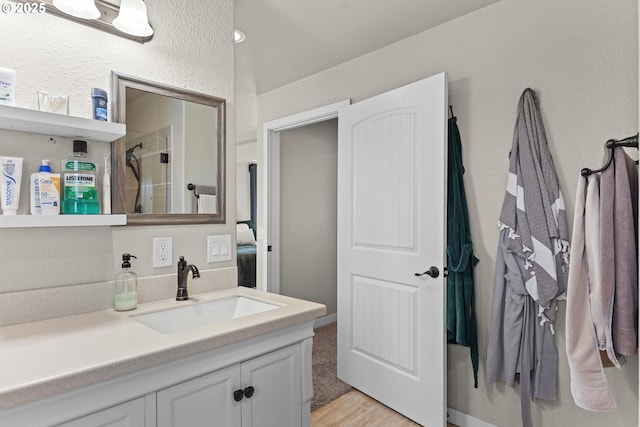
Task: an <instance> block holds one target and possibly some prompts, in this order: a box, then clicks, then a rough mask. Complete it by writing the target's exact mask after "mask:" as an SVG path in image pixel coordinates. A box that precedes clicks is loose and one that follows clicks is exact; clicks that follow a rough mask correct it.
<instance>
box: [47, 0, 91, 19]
mask: <svg viewBox="0 0 640 427" xmlns="http://www.w3.org/2000/svg"><path fill="white" fill-rule="evenodd" d="M53 5H54V6H55V7H56V8H58V9H59V10H60V11H62V12H64V13H66V14H67V15H71V16H75V17H76V18H83V19H98V18H99V17H100V11H99V10H98V8H97V7H96V3H95V2H94V1H93V0H53Z"/></svg>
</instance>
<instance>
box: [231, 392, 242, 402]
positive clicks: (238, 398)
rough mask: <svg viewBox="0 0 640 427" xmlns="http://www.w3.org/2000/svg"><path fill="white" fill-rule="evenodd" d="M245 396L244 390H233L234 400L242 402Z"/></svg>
mask: <svg viewBox="0 0 640 427" xmlns="http://www.w3.org/2000/svg"><path fill="white" fill-rule="evenodd" d="M243 397H244V390H242V389H238V390H236V391H234V392H233V400H235V401H236V402H240V401H241V400H242V398H243Z"/></svg>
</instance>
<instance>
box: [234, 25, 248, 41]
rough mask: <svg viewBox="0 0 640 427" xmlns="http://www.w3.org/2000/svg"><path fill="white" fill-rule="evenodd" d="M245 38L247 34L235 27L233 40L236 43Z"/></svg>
mask: <svg viewBox="0 0 640 427" xmlns="http://www.w3.org/2000/svg"><path fill="white" fill-rule="evenodd" d="M246 38H247V35H246V34H245V33H244V31H242V30H239V29H237V28H236V29H235V30H233V40H235V42H236V43H242V42H243V41H245V40H246Z"/></svg>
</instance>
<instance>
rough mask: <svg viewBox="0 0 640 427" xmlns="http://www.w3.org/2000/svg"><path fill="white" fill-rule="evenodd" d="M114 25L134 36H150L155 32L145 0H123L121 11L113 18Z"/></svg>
mask: <svg viewBox="0 0 640 427" xmlns="http://www.w3.org/2000/svg"><path fill="white" fill-rule="evenodd" d="M113 26H114V27H116V28H117V29H119V30H120V31H122V32H124V33H127V34H131V35H133V36H139V37H148V36H151V35H152V34H153V28H151V25H149V17H148V16H147V5H146V4H144V1H143V0H122V1H121V2H120V13H119V14H118V17H117V18H116V19H114V20H113Z"/></svg>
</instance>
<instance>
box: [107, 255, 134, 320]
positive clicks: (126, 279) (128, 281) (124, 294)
mask: <svg viewBox="0 0 640 427" xmlns="http://www.w3.org/2000/svg"><path fill="white" fill-rule="evenodd" d="M131 257H133V258H137V257H136V256H135V255H131V254H122V270H120V272H119V273H118V274H117V275H116V293H115V297H114V301H113V308H114V309H115V310H116V311H127V310H133V309H134V308H136V307H137V306H138V276H137V275H136V273H134V272H133V271H131V262H130V260H131Z"/></svg>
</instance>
